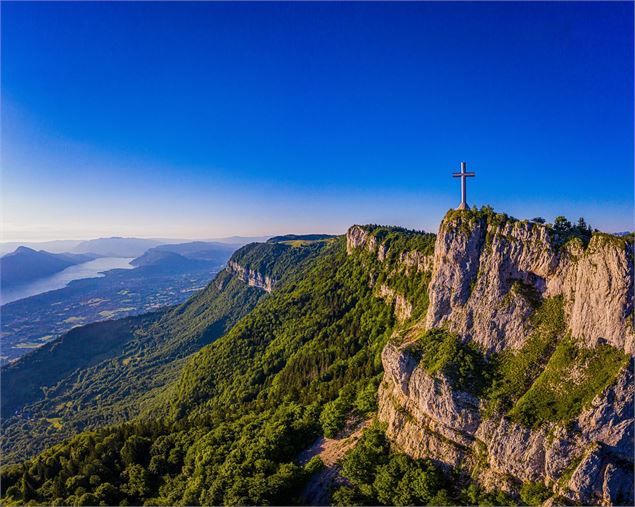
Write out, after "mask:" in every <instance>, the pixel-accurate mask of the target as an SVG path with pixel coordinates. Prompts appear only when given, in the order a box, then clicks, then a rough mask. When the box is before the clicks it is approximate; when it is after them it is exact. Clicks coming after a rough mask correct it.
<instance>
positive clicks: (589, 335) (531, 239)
mask: <svg viewBox="0 0 635 507" xmlns="http://www.w3.org/2000/svg"><path fill="white" fill-rule="evenodd" d="M632 292H633V248H632V245H630V244H629V243H628V242H626V241H624V240H622V239H620V238H615V237H613V236H609V235H606V234H594V235H593V237H592V238H591V240H590V243H589V245H588V246H587V247H586V249H585V248H584V246H583V245H582V242H581V241H580V240H573V241H570V242H568V243H566V244H565V245H563V246H560V245H559V243H558V237H557V235H555V234H554V233H552V231H550V230H549V229H548V228H547V227H546V226H542V225H538V224H534V223H530V222H521V221H515V220H501V223H493V224H492V223H488V220H487V218H486V217H482V216H478V215H477V216H474V215H472V214H471V212H469V211H467V212H453V213H452V214H451V215H449V217H447V218H446V219H445V220H444V221H443V222H442V224H441V228H440V230H439V234H438V235H437V241H436V246H435V253H434V270H433V274H432V281H431V282H430V288H429V295H430V306H429V308H428V314H427V318H426V325H427V327H442V326H447V327H448V328H449V329H450V330H452V331H454V332H456V333H458V334H459V335H461V336H462V337H464V338H465V340H467V341H469V340H473V341H475V342H477V343H479V344H480V345H481V346H483V347H484V348H485V349H486V350H487V351H488V352H500V351H501V350H505V349H509V348H512V349H517V348H520V347H521V346H522V345H523V344H524V343H525V340H526V338H527V336H528V335H529V333H528V317H529V315H530V314H531V313H532V312H533V307H532V299H535V298H542V297H549V296H555V295H563V296H564V301H565V314H566V317H567V324H568V329H569V331H570V332H571V334H572V336H575V337H577V338H580V339H582V340H583V341H584V342H585V343H586V344H587V345H588V346H589V347H593V346H595V345H596V344H597V343H600V342H607V343H610V344H611V345H613V346H615V347H617V348H620V349H623V350H625V351H627V352H628V353H633V339H634V334H633V324H632V317H633V299H632V297H630V296H631V295H632Z"/></svg>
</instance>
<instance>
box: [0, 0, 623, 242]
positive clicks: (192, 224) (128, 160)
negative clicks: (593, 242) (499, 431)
mask: <svg viewBox="0 0 635 507" xmlns="http://www.w3.org/2000/svg"><path fill="white" fill-rule="evenodd" d="M0 8H1V9H2V67H3V68H2V70H3V72H2V76H1V78H2V124H3V129H2V197H3V199H2V201H3V204H2V213H3V231H2V238H0V239H1V241H2V242H36V241H49V240H59V239H63V238H82V239H83V238H85V239H92V238H97V237H109V236H133V237H149V238H156V237H168V238H169V237H176V238H184V239H209V238H219V237H227V236H234V235H239V236H264V235H277V234H287V233H296V234H302V233H316V232H319V233H337V234H340V233H343V232H345V231H346V229H347V228H348V227H349V226H350V225H353V224H356V223H358V224H359V223H361V224H365V223H381V224H394V225H401V226H404V227H408V228H412V229H423V230H427V231H431V232H436V230H437V227H438V223H439V221H440V220H441V218H442V217H443V215H444V214H445V212H446V211H447V210H448V209H450V208H452V207H455V206H456V205H457V204H458V202H459V182H458V181H457V180H456V179H453V178H452V177H451V173H452V172H453V171H456V170H458V168H459V163H460V162H461V161H462V160H466V161H467V162H468V170H474V171H476V178H473V179H471V180H470V181H469V182H468V203H469V204H470V205H478V206H481V205H484V204H489V205H491V206H493V207H494V208H495V209H496V210H497V211H502V212H505V213H508V214H510V215H512V216H515V217H517V218H532V217H535V216H542V217H544V218H545V219H547V220H548V221H552V220H553V218H554V217H555V216H557V215H565V216H567V217H568V218H569V219H570V220H577V218H578V217H580V216H583V217H584V218H585V219H586V220H587V222H589V223H590V224H591V225H592V226H593V227H597V228H598V229H600V230H604V231H608V232H620V231H625V230H633V228H634V227H633V185H634V179H633V47H632V44H630V45H628V44H627V45H624V44H623V41H624V40H633V26H632V18H633V5H632V4H630V3H584V4H577V3H524V4H518V3H499V2H496V3H494V4H490V3H482V2H476V3H467V4H463V3H461V4H457V3H453V2H449V3H430V2H423V3H395V4H383V3H369V4H358V3H355V4H347V3H277V4H272V3H261V4H249V5H247V4H241V3H233V4H231V3H230V4H225V3H214V2H211V3H207V2H203V3H185V4H176V3H159V4H147V3H96V2H91V3H71V4H66V3H40V2H36V3H6V2H3V3H2V5H1V7H0Z"/></svg>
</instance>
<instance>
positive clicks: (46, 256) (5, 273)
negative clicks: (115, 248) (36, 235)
mask: <svg viewBox="0 0 635 507" xmlns="http://www.w3.org/2000/svg"><path fill="white" fill-rule="evenodd" d="M97 257H98V255H96V254H94V253H85V254H73V253H58V254H54V253H50V252H46V251H44V250H39V251H36V250H33V249H32V248H28V247H25V246H20V247H18V248H17V249H16V250H15V252H13V253H10V254H7V255H5V256H4V257H1V258H0V283H1V284H2V286H12V285H20V284H23V283H26V282H30V281H32V280H36V279H38V278H41V277H43V276H47V275H52V274H54V273H57V272H58V271H62V270H64V269H66V268H67V267H69V266H72V265H74V264H80V263H82V262H88V261H90V260H93V259H95V258H97Z"/></svg>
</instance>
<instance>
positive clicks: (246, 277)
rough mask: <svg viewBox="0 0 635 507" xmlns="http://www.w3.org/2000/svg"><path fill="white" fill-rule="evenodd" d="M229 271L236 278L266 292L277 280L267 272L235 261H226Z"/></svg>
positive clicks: (269, 290) (271, 288)
mask: <svg viewBox="0 0 635 507" xmlns="http://www.w3.org/2000/svg"><path fill="white" fill-rule="evenodd" d="M226 269H227V270H228V271H229V272H231V273H234V274H235V275H236V276H238V278H240V279H241V280H242V281H243V282H245V283H246V284H247V285H249V286H250V287H258V288H260V289H263V290H264V291H266V292H271V291H272V290H273V287H274V286H275V284H276V282H277V280H275V279H274V278H271V277H270V276H269V275H267V274H263V273H260V272H258V271H255V270H253V269H249V268H244V267H243V266H241V265H240V264H238V263H237V262H235V261H232V260H230V261H228V262H227V268H226Z"/></svg>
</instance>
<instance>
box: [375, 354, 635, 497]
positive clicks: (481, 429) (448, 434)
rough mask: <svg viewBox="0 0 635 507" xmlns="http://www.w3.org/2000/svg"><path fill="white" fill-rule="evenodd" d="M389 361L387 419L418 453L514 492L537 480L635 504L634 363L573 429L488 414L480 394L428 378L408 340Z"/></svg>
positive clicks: (400, 441)
mask: <svg viewBox="0 0 635 507" xmlns="http://www.w3.org/2000/svg"><path fill="white" fill-rule="evenodd" d="M382 361H383V364H384V381H383V383H382V385H381V387H380V390H379V419H380V420H381V421H383V422H385V423H386V424H387V435H388V437H389V438H390V439H391V440H392V441H393V442H394V443H395V444H396V445H397V446H398V447H399V448H400V449H402V450H403V451H405V452H407V453H408V454H410V455H411V456H413V457H418V458H420V457H431V458H433V459H435V460H438V461H439V462H442V463H445V464H446V465H449V466H452V467H459V468H463V469H468V470H470V471H472V474H473V475H475V476H478V478H479V480H480V481H481V483H482V484H483V485H484V486H486V487H488V486H489V487H490V488H496V489H502V490H506V491H508V492H512V493H514V492H515V491H517V489H518V484H519V483H522V482H527V481H532V482H544V483H545V484H547V485H548V486H550V487H552V488H553V490H554V492H556V493H558V494H560V495H562V496H564V497H568V499H569V500H571V501H573V502H577V503H581V504H584V505H594V504H598V503H605V504H624V502H632V495H633V486H632V468H633V461H632V460H633V396H634V395H635V390H634V386H633V370H632V364H631V365H630V366H629V368H626V369H624V370H623V371H622V372H621V374H620V375H619V377H618V379H617V382H616V383H614V384H613V385H612V386H610V387H609V388H608V389H606V390H605V391H604V392H602V393H601V394H600V395H598V396H597V397H596V398H595V399H594V400H593V403H592V404H591V406H590V407H589V408H587V409H586V410H584V411H583V412H582V413H581V414H580V415H579V416H578V417H576V418H575V419H574V420H573V421H571V422H570V423H569V424H568V425H567V427H563V426H561V425H556V424H548V425H545V426H543V427H541V428H539V429H537V430H532V429H529V428H527V427H525V426H522V425H520V424H518V423H515V422H512V421H510V420H509V419H507V418H506V417H503V416H500V415H497V416H494V417H490V418H484V417H483V416H482V413H483V410H482V408H483V407H482V406H481V403H482V402H481V401H480V400H479V399H478V398H476V397H475V396H473V395H471V394H468V393H465V392H461V391H457V390H454V389H453V388H452V386H451V385H450V383H449V382H448V380H447V379H446V378H444V377H443V375H439V376H437V377H431V376H430V375H428V374H427V373H426V372H425V371H424V369H423V368H422V367H421V366H420V365H418V364H417V361H416V359H415V358H414V357H413V356H412V355H411V354H410V353H409V352H408V350H407V344H406V345H400V346H397V345H394V344H389V345H387V346H386V347H385V349H384V351H383V354H382ZM629 470H630V471H631V479H630V481H631V482H630V483H629V482H628V481H626V479H624V477H625V475H628V472H629ZM618 478H620V479H619V480H618Z"/></svg>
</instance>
